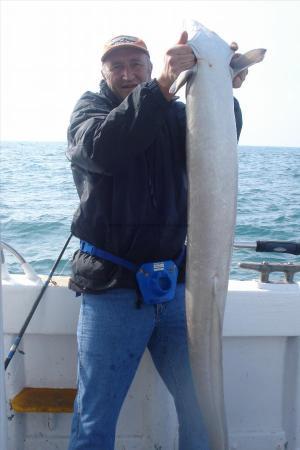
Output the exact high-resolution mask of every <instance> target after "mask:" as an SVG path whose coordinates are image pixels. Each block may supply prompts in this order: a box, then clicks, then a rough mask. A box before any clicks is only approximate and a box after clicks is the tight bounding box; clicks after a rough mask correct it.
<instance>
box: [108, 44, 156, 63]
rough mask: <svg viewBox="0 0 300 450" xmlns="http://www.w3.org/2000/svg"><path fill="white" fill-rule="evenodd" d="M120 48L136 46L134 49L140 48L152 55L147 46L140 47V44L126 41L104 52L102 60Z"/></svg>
mask: <svg viewBox="0 0 300 450" xmlns="http://www.w3.org/2000/svg"><path fill="white" fill-rule="evenodd" d="M119 48H134V49H136V50H140V51H141V52H143V53H145V54H146V55H148V56H150V55H149V52H148V50H146V49H145V48H143V47H140V46H139V45H135V44H128V43H124V44H118V45H115V46H114V47H111V48H109V49H108V50H106V52H104V53H103V55H102V57H101V61H102V62H104V60H105V58H107V56H108V55H110V54H111V53H112V52H113V51H114V50H118V49H119Z"/></svg>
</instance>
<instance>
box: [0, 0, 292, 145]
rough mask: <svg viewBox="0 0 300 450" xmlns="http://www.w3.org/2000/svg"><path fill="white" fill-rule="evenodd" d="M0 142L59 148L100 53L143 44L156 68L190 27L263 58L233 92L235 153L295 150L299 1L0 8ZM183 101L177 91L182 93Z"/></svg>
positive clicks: (41, 0)
mask: <svg viewBox="0 0 300 450" xmlns="http://www.w3.org/2000/svg"><path fill="white" fill-rule="evenodd" d="M0 3H1V16H0V17H1V75H0V76H1V78H0V80H1V120H0V135H1V139H2V140H31V141H65V140H66V130H67V127H68V123H69V118H70V114H71V112H72V109H73V107H74V105H75V103H76V101H77V100H78V98H79V97H80V96H81V95H82V94H83V93H84V92H85V91H87V90H91V91H97V90H98V84H99V81H100V78H101V74H100V70H101V64H100V56H101V50H102V48H103V44H104V42H105V41H107V40H108V39H110V38H111V37H113V36H116V35H119V34H130V35H136V36H140V37H141V38H143V39H144V40H145V41H146V43H147V46H148V48H149V50H150V54H151V59H152V62H153V65H154V71H153V76H154V77H155V76H158V75H159V74H160V71H161V69H162V64H163V59H164V54H165V51H166V50H167V49H168V48H169V47H171V46H172V45H174V44H176V42H177V40H178V39H179V36H180V34H181V31H183V30H184V29H185V25H184V21H185V20H189V19H194V20H197V21H198V22H201V23H202V24H204V25H205V26H206V27H207V28H209V29H211V30H213V31H215V32H216V33H217V34H219V36H221V37H222V38H223V39H224V40H226V41H227V42H228V43H230V42H232V41H236V42H237V43H238V44H239V51H240V52H241V53H243V52H246V51H248V50H251V49H253V48H260V47H262V48H266V49H267V54H266V57H265V60H264V61H263V62H262V63H260V64H258V65H256V66H254V67H253V68H251V69H250V71H249V75H248V77H247V80H246V82H245V83H244V84H243V86H242V88H241V89H237V90H234V95H235V96H236V97H237V99H238V100H239V102H240V105H241V108H242V111H243V118H244V127H243V131H242V135H241V139H240V144H241V145H256V146H287V147H300V127H299V118H300V63H299V59H300V27H299V23H300V1H297V0H294V1H279V0H278V1H277V0H268V1H255V0H252V1H243V0H235V1H226V0H221V1H158V0H153V1H143V0H140V1H126V0H123V1H109V2H107V1H101V0H94V1H89V0H87V1H81V0H78V1H76V0H52V1H47V0H35V1H27V0H18V1H17V0H0ZM180 96H181V98H182V99H183V100H184V88H183V89H182V90H181V91H180Z"/></svg>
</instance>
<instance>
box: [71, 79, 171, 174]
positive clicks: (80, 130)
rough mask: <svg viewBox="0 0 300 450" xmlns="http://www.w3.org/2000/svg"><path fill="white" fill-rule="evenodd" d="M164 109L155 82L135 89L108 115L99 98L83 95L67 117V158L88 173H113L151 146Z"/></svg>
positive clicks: (163, 101) (166, 103)
mask: <svg viewBox="0 0 300 450" xmlns="http://www.w3.org/2000/svg"><path fill="white" fill-rule="evenodd" d="M168 107H169V102H168V101H167V100H166V99H165V98H164V96H163V94H162V93H161V90H160V88H159V86H158V84H157V82H156V80H152V81H150V82H147V83H142V84H141V85H139V86H137V87H136V88H135V89H134V91H133V92H132V93H131V94H130V95H129V96H128V97H126V98H125V99H124V100H123V101H122V102H121V103H120V105H119V106H117V107H115V108H114V109H113V110H111V111H110V112H109V107H108V105H107V104H105V100H103V99H102V98H101V97H100V96H97V95H95V94H92V93H86V94H84V96H83V97H82V98H81V100H79V102H78V104H77V105H76V106H75V109H74V111H73V114H72V116H71V122H70V126H69V129H68V150H67V156H68V157H69V159H70V160H71V162H72V164H76V165H78V166H80V167H82V168H84V169H86V170H89V171H91V172H97V173H107V174H110V173H113V172H115V171H116V170H119V169H121V168H122V167H124V166H126V165H127V164H128V161H129V159H130V158H132V157H135V156H136V155H138V154H139V153H140V152H143V151H144V150H145V149H146V148H148V147H149V145H151V143H152V142H153V140H154V139H155V137H156V134H157V132H158V130H159V128H160V126H161V123H162V121H163V117H164V111H165V110H166V108H168Z"/></svg>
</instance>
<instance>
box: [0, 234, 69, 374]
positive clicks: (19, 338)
mask: <svg viewBox="0 0 300 450" xmlns="http://www.w3.org/2000/svg"><path fill="white" fill-rule="evenodd" d="M72 236H73V235H72V233H71V234H70V236H69V237H68V239H67V240H66V242H65V244H64V246H63V248H62V250H61V252H60V254H59V256H58V258H57V260H56V261H55V263H54V265H53V267H52V269H51V271H50V273H49V276H48V278H47V280H46V281H45V283H44V285H43V286H42V289H41V291H40V293H39V295H38V296H37V298H36V300H35V302H34V304H33V306H32V308H31V310H30V312H29V314H28V316H27V318H26V320H25V322H24V324H23V326H22V328H21V329H20V331H19V334H18V336H17V337H16V339H15V341H14V343H13V345H12V346H11V348H10V350H9V353H8V355H7V358H6V360H5V362H4V369H5V370H6V369H7V367H8V365H9V363H10V361H11V360H12V358H13V356H14V354H15V353H16V350H17V348H18V347H19V344H20V342H21V339H22V337H23V335H24V333H25V331H26V328H27V327H28V325H29V323H30V321H31V319H32V317H33V315H34V313H35V310H36V308H37V307H38V305H39V303H40V301H41V299H42V297H43V295H44V293H45V291H46V289H47V287H48V285H49V283H50V281H51V278H52V277H53V274H54V272H55V270H56V267H57V266H58V264H59V262H60V260H61V258H62V256H63V254H64V252H65V250H66V248H67V246H68V245H69V242H70V240H71V238H72ZM1 245H2V243H1ZM24 261H25V260H24Z"/></svg>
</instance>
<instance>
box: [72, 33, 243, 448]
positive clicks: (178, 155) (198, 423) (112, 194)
mask: <svg viewBox="0 0 300 450" xmlns="http://www.w3.org/2000/svg"><path fill="white" fill-rule="evenodd" d="M187 38H188V36H187V33H186V32H183V33H182V35H181V37H180V40H179V41H178V43H177V44H176V45H175V46H173V47H171V48H170V49H169V50H168V51H167V52H166V54H165V61H164V68H163V70H162V73H161V75H160V76H159V77H158V78H157V79H153V80H152V79H151V71H152V64H151V61H150V57H149V53H148V50H147V47H146V45H145V43H144V42H143V41H142V40H141V39H138V38H135V37H132V36H118V37H116V38H114V39H112V40H111V41H110V42H108V44H107V45H106V47H105V49H104V52H103V54H102V58H101V60H102V76H103V80H102V81H101V84H100V92H99V93H96V94H94V93H91V92H87V93H85V94H84V95H83V96H82V97H81V99H80V100H79V101H78V103H77V105H76V106H75V109H74V111H73V114H72V117H71V123H70V127H69V130H68V156H69V158H70V160H71V163H72V171H73V176H74V181H75V184H76V188H77V190H78V194H79V197H80V206H79V208H78V210H77V212H76V213H75V215H74V219H73V223H72V232H73V234H74V235H75V236H77V237H78V238H79V239H80V240H81V249H80V250H79V251H77V252H76V253H75V255H74V260H73V276H72V279H71V281H70V287H71V289H73V290H75V291H76V292H78V293H82V294H83V298H82V305H81V311H80V317H79V324H78V353H79V361H78V394H77V397H76V401H75V405H74V416H73V422H72V432H71V440H70V446H69V450H83V449H84V450H96V449H97V450H113V449H114V441H115V429H116V423H117V419H118V415H119V412H120V409H121V406H122V403H123V401H124V398H125V396H126V393H127V391H128V389H129V386H130V384H131V382H132V379H133V377H134V375H135V372H136V370H137V367H138V365H139V362H140V360H141V357H142V355H143V353H144V350H145V348H146V347H147V346H148V349H149V351H150V354H151V356H152V359H153V362H154V364H155V366H156V368H157V370H158V372H159V373H160V375H161V377H162V379H163V380H164V382H165V384H166V386H167V387H168V389H169V391H170V393H171V394H172V396H173V398H174V402H175V406H176V410H177V415H178V421H179V449H180V450H198V449H199V450H200V449H201V450H208V449H209V446H208V442H207V435H206V430H205V427H204V425H203V422H202V418H201V412H200V410H199V406H198V403H197V400H196V396H195V392H194V387H193V381H192V376H191V371H190V366H189V358H188V350H187V336H186V320H185V304H184V270H185V268H184V244H185V239H186V234H187V226H186V213H187V205H186V201H187V181H186V165H185V108H184V105H183V104H182V103H180V102H178V101H175V99H174V98H173V96H172V95H171V94H170V93H169V88H170V86H171V85H172V83H173V81H174V80H175V79H176V78H177V77H178V75H179V74H180V73H181V72H182V71H183V70H186V69H190V68H191V67H193V65H194V64H195V57H194V54H193V52H192V50H191V48H190V47H189V46H188V45H187ZM242 81H243V80H242V79H241V80H240V81H239V82H238V83H239V84H241V83H242ZM234 106H235V111H236V118H237V134H238V135H239V133H240V130H241V112H240V109H239V105H238V103H237V101H235V104H234ZM162 261H164V262H166V261H167V262H168V263H170V264H171V268H172V270H173V272H176V273H177V270H179V274H178V283H177V286H176V281H175V282H174V277H173V275H172V276H170V277H169V275H168V274H167V273H166V271H165V272H164V271H162V272H160V270H161V266H159V265H157V263H158V262H162ZM174 261H175V263H174ZM144 263H151V264H150V267H152V268H154V269H153V272H151V269H150V272H149V273H146V276H145V277H144V279H142V281H141V283H140V281H137V278H136V273H135V272H136V271H137V270H138V269H139V268H140V266H141V265H142V264H144ZM155 263H156V266H155ZM148 266H149V265H148ZM148 266H147V270H148ZM158 266H159V267H158ZM145 267H146V266H145ZM145 267H144V268H143V270H139V271H138V273H139V275H140V276H141V277H143V276H144V275H145V270H144V269H145ZM147 270H146V272H147ZM161 273H163V276H161V278H159V275H160V274H161ZM164 276H165V278H164ZM147 277H148V278H147ZM157 277H158V278H157ZM149 280H150V281H151V282H150V284H148V285H147V282H148V281H149ZM145 283H146V288H145ZM151 283H152V284H153V286H152V284H151ZM151 286H152V287H151ZM170 286H171V287H172V288H174V292H173V294H172V295H170V296H169V297H171V298H172V299H170V298H169V297H168V295H169V293H170V289H171V288H170ZM175 286H176V288H175ZM143 289H145V292H144V291H143ZM149 289H150V291H151V289H153V291H151V292H150V294H149V292H148V291H149ZM154 291H155V292H156V294H153V292H154ZM147 294H149V295H150V301H149V298H147ZM153 297H154V298H153ZM167 297H168V298H167Z"/></svg>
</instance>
